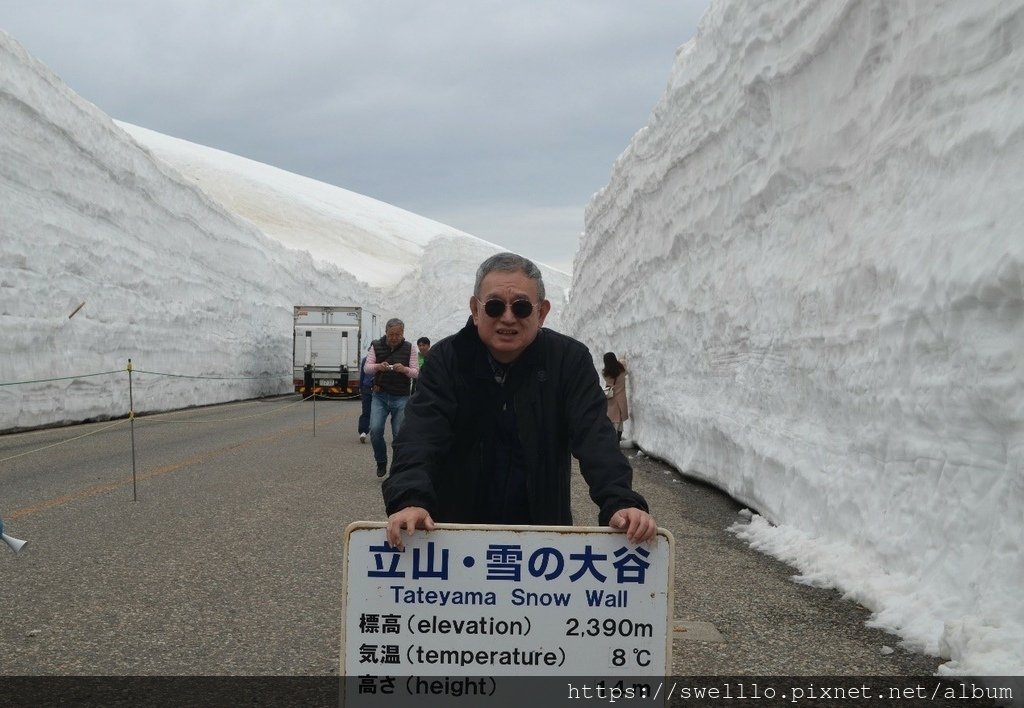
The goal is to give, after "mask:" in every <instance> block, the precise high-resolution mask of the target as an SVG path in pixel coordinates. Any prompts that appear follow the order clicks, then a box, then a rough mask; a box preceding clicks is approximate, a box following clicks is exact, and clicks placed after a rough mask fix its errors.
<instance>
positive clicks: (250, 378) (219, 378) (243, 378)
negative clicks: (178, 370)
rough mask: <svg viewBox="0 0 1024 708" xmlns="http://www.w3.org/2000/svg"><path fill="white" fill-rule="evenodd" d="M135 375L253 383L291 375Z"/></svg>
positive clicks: (136, 370) (285, 377)
mask: <svg viewBox="0 0 1024 708" xmlns="http://www.w3.org/2000/svg"><path fill="white" fill-rule="evenodd" d="M135 373H137V374H151V375H153V376H169V377H172V378H176V379H205V380H210V381H255V380H257V379H290V378H291V374H288V375H285V374H279V375H277V376H273V375H271V374H261V375H260V376H190V375H189V374H168V373H165V372H163V371H146V370H145V369H135Z"/></svg>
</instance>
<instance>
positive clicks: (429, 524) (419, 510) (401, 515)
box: [387, 506, 434, 551]
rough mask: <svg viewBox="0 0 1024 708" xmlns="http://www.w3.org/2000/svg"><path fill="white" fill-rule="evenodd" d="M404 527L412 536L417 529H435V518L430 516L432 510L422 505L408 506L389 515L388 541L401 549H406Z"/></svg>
mask: <svg viewBox="0 0 1024 708" xmlns="http://www.w3.org/2000/svg"><path fill="white" fill-rule="evenodd" d="M402 529H405V530H406V532H407V533H408V534H409V535H410V536H412V535H413V534H414V533H415V532H416V529H423V530H424V531H433V530H434V520H433V519H432V518H430V512H429V511H427V510H426V509H424V508H423V507H421V506H407V507H405V508H404V509H400V510H398V511H396V512H395V513H394V514H392V515H391V516H389V517H388V529H387V531H388V543H390V544H391V546H392V547H393V548H397V549H398V550H400V551H404V550H405V544H404V543H402Z"/></svg>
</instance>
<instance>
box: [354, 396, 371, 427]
mask: <svg viewBox="0 0 1024 708" xmlns="http://www.w3.org/2000/svg"><path fill="white" fill-rule="evenodd" d="M359 398H360V399H361V400H362V403H363V412H362V414H360V416H359V430H357V431H356V432H358V433H368V432H370V406H371V405H372V404H373V389H372V388H371V387H369V386H360V387H359Z"/></svg>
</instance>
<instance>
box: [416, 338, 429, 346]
mask: <svg viewBox="0 0 1024 708" xmlns="http://www.w3.org/2000/svg"><path fill="white" fill-rule="evenodd" d="M416 343H417V344H426V345H427V346H430V340H429V339H427V338H426V337H420V338H419V339H417V340H416Z"/></svg>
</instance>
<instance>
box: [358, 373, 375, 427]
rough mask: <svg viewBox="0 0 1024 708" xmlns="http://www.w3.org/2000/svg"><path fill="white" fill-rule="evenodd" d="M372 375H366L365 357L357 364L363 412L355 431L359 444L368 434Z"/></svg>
mask: <svg viewBox="0 0 1024 708" xmlns="http://www.w3.org/2000/svg"><path fill="white" fill-rule="evenodd" d="M373 376H374V375H373V374H368V373H366V357H365V356H364V357H363V358H362V360H361V361H360V362H359V402H360V403H362V404H363V411H362V413H360V414H359V423H358V424H357V431H358V433H359V442H361V443H365V442H366V436H367V435H369V434H370V407H371V406H372V405H373Z"/></svg>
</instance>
